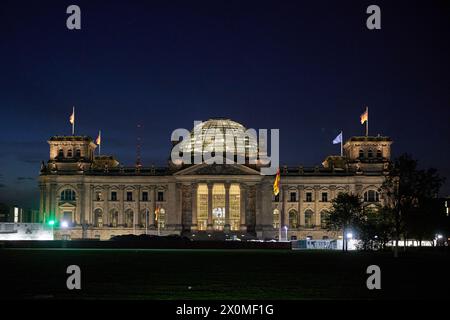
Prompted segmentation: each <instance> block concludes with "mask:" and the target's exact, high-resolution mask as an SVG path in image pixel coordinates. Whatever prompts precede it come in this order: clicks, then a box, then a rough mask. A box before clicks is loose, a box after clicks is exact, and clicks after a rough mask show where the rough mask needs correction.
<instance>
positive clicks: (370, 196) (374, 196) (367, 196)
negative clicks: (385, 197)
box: [364, 190, 380, 202]
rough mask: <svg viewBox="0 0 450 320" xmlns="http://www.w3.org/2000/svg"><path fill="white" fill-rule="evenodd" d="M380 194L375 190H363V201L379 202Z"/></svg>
mask: <svg viewBox="0 0 450 320" xmlns="http://www.w3.org/2000/svg"><path fill="white" fill-rule="evenodd" d="M379 201H380V196H379V194H378V192H376V191H375V190H369V191H366V192H364V202H379Z"/></svg>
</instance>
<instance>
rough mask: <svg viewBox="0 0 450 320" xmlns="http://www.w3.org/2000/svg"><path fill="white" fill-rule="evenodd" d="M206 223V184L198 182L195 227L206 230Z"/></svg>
mask: <svg viewBox="0 0 450 320" xmlns="http://www.w3.org/2000/svg"><path fill="white" fill-rule="evenodd" d="M207 224H208V186H207V185H206V184H199V185H198V189H197V228H198V230H206V227H207Z"/></svg>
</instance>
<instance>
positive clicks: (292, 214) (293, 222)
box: [289, 210, 298, 229]
mask: <svg viewBox="0 0 450 320" xmlns="http://www.w3.org/2000/svg"><path fill="white" fill-rule="evenodd" d="M297 227H298V214H297V211H296V210H291V211H289V228H291V229H295V228H297Z"/></svg>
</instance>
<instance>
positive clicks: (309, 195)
mask: <svg viewBox="0 0 450 320" xmlns="http://www.w3.org/2000/svg"><path fill="white" fill-rule="evenodd" d="M306 202H312V193H311V192H307V193H306Z"/></svg>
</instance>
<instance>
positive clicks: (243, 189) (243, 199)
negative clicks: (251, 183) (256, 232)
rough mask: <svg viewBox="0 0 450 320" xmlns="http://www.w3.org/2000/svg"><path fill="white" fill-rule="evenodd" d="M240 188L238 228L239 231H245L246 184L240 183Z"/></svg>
mask: <svg viewBox="0 0 450 320" xmlns="http://www.w3.org/2000/svg"><path fill="white" fill-rule="evenodd" d="M239 188H240V190H241V203H240V209H241V210H240V211H241V212H240V218H241V221H240V229H241V231H244V232H245V231H247V221H246V216H245V215H246V214H247V210H246V208H247V186H246V185H244V184H242V183H241V184H240V186H239Z"/></svg>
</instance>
